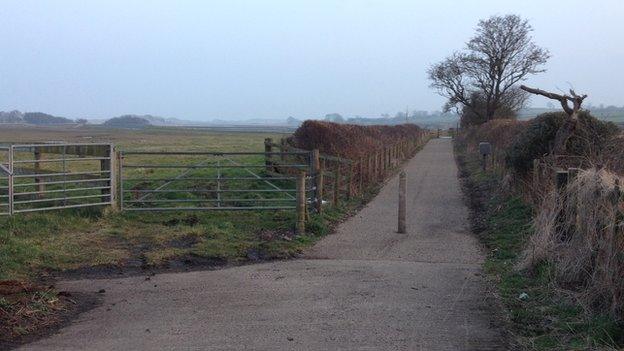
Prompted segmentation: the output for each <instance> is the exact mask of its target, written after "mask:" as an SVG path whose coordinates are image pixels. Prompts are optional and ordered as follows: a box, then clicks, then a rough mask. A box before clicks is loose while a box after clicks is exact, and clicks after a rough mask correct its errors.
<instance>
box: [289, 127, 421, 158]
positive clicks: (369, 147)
mask: <svg viewBox="0 0 624 351" xmlns="http://www.w3.org/2000/svg"><path fill="white" fill-rule="evenodd" d="M422 134H423V129H422V128H420V127H418V126H417V125H415V124H403V125H398V126H360V125H354V124H338V123H332V122H325V121H312V120H309V121H305V122H303V124H302V125H301V127H299V128H298V129H297V131H295V133H294V135H293V137H292V138H291V139H290V140H289V143H290V144H291V145H293V146H295V147H297V148H300V149H305V150H313V149H319V151H320V152H321V153H323V154H328V155H334V156H339V157H344V158H348V159H352V160H354V159H357V158H359V157H363V156H367V155H370V154H371V153H373V152H375V151H377V150H379V149H380V148H381V147H383V146H384V145H393V144H395V143H397V142H398V141H400V140H407V139H413V138H417V137H419V136H422Z"/></svg>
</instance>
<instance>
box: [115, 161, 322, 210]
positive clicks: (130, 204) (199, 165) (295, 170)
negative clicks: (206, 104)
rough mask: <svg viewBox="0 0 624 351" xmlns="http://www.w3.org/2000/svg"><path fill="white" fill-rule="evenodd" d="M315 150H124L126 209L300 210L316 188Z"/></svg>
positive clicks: (122, 196)
mask: <svg viewBox="0 0 624 351" xmlns="http://www.w3.org/2000/svg"><path fill="white" fill-rule="evenodd" d="M310 156H311V153H310V152H271V153H266V152H201V151H197V152H193V151H191V152H178V151H172V152H167V151H121V152H119V156H118V157H119V160H118V165H119V184H120V185H119V187H120V198H119V202H120V204H119V205H120V207H121V209H122V210H123V211H217V210H229V211H231V210H295V209H300V208H301V207H302V206H304V207H305V203H308V202H309V199H310V195H309V194H310V193H311V191H312V189H310V188H309V186H307V185H306V184H311V183H312V182H310V181H309V179H310V177H306V176H305V175H310V174H311V173H312V168H311V167H312V162H311V157H310Z"/></svg>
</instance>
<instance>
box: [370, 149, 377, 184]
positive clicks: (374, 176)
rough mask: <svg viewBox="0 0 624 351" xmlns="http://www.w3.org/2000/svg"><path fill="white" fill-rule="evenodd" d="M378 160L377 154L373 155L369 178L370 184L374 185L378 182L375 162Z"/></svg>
mask: <svg viewBox="0 0 624 351" xmlns="http://www.w3.org/2000/svg"><path fill="white" fill-rule="evenodd" d="M378 160H379V154H378V153H375V154H374V155H373V174H372V177H371V182H373V183H376V182H377V180H379V171H378V170H377V163H378V162H377V161H378Z"/></svg>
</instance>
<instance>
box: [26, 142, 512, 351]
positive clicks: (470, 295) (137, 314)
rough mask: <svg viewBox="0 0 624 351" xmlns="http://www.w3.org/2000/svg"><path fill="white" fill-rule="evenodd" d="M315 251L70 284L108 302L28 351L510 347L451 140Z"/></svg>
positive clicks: (435, 146) (436, 145)
mask: <svg viewBox="0 0 624 351" xmlns="http://www.w3.org/2000/svg"><path fill="white" fill-rule="evenodd" d="M405 168H406V170H407V172H408V234H397V233H396V232H395V229H396V198H397V194H396V192H397V179H396V177H395V178H394V179H392V180H390V181H389V183H388V184H387V185H386V186H385V187H384V189H382V191H381V193H380V194H379V196H377V197H376V198H375V199H374V200H373V201H372V202H371V203H370V204H369V205H368V206H367V207H366V208H365V209H363V210H362V211H361V212H360V213H358V214H357V215H356V216H354V217H353V218H351V219H349V220H348V221H346V222H345V223H343V224H342V225H340V226H339V227H338V229H337V233H336V234H334V235H331V236H329V237H327V238H325V239H324V240H322V241H321V242H319V243H318V244H317V245H316V246H315V247H314V248H312V249H311V250H310V251H309V252H308V253H307V255H306V258H305V259H300V260H294V261H284V262H275V263H266V264H259V265H250V266H244V267H236V268H230V269H224V270H219V271H202V272H189V273H172V274H160V275H156V276H154V277H151V279H150V280H146V279H145V277H130V278H122V279H112V280H81V281H70V282H64V283H62V284H59V286H60V287H61V288H62V289H65V290H70V291H97V290H99V289H106V293H105V294H104V303H103V304H102V305H101V306H100V307H98V308H96V309H94V310H92V311H90V312H87V313H85V314H83V315H81V316H80V317H79V319H78V320H76V321H75V322H74V323H73V324H72V325H70V326H68V327H66V328H64V329H62V330H61V331H60V332H59V333H58V334H56V335H53V336H51V337H49V338H46V339H43V340H40V341H38V342H36V343H33V344H30V345H26V346H25V347H24V348H23V349H24V350H56V349H66V350H67V349H69V350H138V349H143V350H152V349H167V350H170V349H178V350H500V349H505V347H504V345H503V344H502V339H503V337H502V334H501V331H500V330H499V329H498V328H496V327H494V326H493V325H494V324H496V321H495V319H494V318H493V317H492V312H491V310H492V307H491V306H490V305H491V301H490V299H489V298H488V296H489V294H488V293H487V291H486V288H485V287H486V284H485V282H484V281H483V278H482V276H481V274H480V270H481V268H480V263H481V261H482V254H481V252H480V250H479V246H478V243H477V241H476V239H475V238H473V237H472V236H471V235H470V234H469V229H468V219H467V216H468V214H467V209H466V207H465V205H464V204H463V202H462V199H461V193H460V188H459V184H458V180H457V168H456V166H455V163H454V160H453V156H452V147H451V142H450V140H448V139H435V140H432V141H431V142H430V143H429V144H428V145H427V146H426V147H425V149H424V150H423V151H421V152H420V153H418V154H417V156H416V157H415V158H414V159H412V160H411V161H410V162H409V163H408V164H407V165H406V167H405Z"/></svg>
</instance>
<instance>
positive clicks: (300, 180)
mask: <svg viewBox="0 0 624 351" xmlns="http://www.w3.org/2000/svg"><path fill="white" fill-rule="evenodd" d="M305 183H306V182H305V172H299V175H298V176H297V226H296V234H297V235H303V234H305V221H306V191H305V190H306V185H305Z"/></svg>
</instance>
